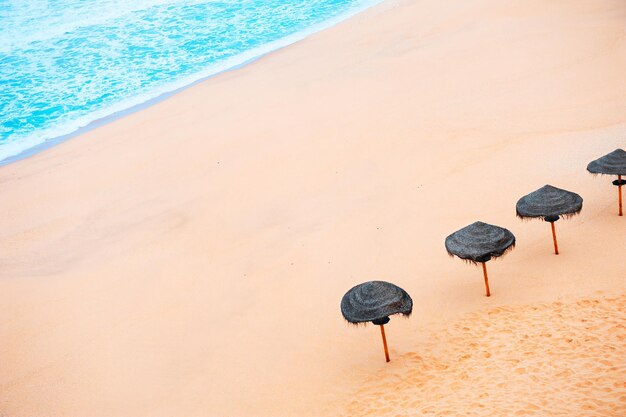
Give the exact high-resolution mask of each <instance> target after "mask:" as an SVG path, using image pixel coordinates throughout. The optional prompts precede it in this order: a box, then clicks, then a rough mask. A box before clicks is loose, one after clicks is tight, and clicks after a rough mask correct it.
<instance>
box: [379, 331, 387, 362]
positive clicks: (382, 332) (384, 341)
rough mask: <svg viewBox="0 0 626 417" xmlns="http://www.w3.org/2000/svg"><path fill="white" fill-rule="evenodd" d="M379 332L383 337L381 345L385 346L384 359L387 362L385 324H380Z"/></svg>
mask: <svg viewBox="0 0 626 417" xmlns="http://www.w3.org/2000/svg"><path fill="white" fill-rule="evenodd" d="M380 334H381V336H382V337H383V346H384V348H385V359H386V361H387V362H389V349H387V338H386V337H385V326H383V325H382V324H381V325H380Z"/></svg>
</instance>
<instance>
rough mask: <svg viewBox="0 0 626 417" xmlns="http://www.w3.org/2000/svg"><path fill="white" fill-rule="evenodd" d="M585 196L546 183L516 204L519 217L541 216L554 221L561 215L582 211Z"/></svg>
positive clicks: (570, 214)
mask: <svg viewBox="0 0 626 417" xmlns="http://www.w3.org/2000/svg"><path fill="white" fill-rule="evenodd" d="M582 208H583V198H582V197H581V196H579V195H578V194H576V193H573V192H571V191H566V190H562V189H560V188H556V187H553V186H551V185H544V186H543V187H541V188H540V189H538V190H537V191H533V192H532V193H530V194H528V195H525V196H524V197H522V198H520V199H519V201H518V202H517V205H516V206H515V209H516V211H517V215H518V216H519V217H522V218H524V217H540V218H543V219H546V220H548V221H554V220H555V219H558V218H559V217H560V216H572V215H574V214H578V213H580V210H582Z"/></svg>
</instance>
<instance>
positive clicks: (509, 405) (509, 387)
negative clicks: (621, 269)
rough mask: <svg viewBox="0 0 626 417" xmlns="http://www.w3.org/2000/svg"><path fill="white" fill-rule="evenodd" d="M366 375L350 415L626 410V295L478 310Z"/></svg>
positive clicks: (602, 412)
mask: <svg viewBox="0 0 626 417" xmlns="http://www.w3.org/2000/svg"><path fill="white" fill-rule="evenodd" d="M394 361H395V363H393V362H392V364H391V366H390V367H386V368H384V369H382V370H381V371H380V372H379V373H378V374H376V375H373V376H372V377H371V378H370V380H368V381H366V383H364V385H363V387H362V388H361V389H360V390H359V391H358V392H357V393H356V394H355V396H354V397H353V400H352V401H351V402H350V403H349V404H348V406H347V409H346V412H345V415H349V416H365V415H368V416H369V415H375V416H409V415H410V416H415V415H420V416H421V415H423V416H448V415H450V416H458V415H463V416H548V415H549V416H625V415H626V295H622V296H619V297H615V298H605V297H602V298H593V299H591V298H590V299H583V300H579V301H576V302H572V303H562V302H554V303H551V304H539V305H527V306H516V307H500V308H494V309H491V310H488V311H483V312H479V313H474V314H471V315H469V316H466V317H464V318H463V319H462V320H460V321H458V322H455V323H453V324H451V325H450V326H449V327H448V328H447V329H445V330H444V331H442V332H440V333H439V334H437V335H433V336H432V337H431V338H429V339H428V341H426V342H424V343H422V344H421V345H420V346H416V351H415V352H408V353H406V354H404V355H402V356H399V357H396V359H394Z"/></svg>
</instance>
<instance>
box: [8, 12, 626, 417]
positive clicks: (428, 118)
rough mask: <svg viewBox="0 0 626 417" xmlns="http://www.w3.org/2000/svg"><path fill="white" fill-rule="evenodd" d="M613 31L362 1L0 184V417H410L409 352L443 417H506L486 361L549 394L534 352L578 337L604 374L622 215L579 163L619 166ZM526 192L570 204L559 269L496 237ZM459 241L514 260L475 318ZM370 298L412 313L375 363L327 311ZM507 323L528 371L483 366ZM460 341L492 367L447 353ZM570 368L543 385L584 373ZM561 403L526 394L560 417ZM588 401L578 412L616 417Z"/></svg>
mask: <svg viewBox="0 0 626 417" xmlns="http://www.w3.org/2000/svg"><path fill="white" fill-rule="evenodd" d="M625 21H626V4H624V3H623V2H621V1H619V2H618V1H616V0H575V1H573V2H558V3H549V4H546V3H545V2H542V1H538V0H537V1H534V2H530V3H529V2H519V1H514V0H506V1H494V0H473V1H472V2H469V3H463V4H462V5H459V4H457V3H442V2H440V1H437V0H422V1H419V2H415V1H403V0H401V1H395V0H394V1H392V2H384V3H382V4H381V5H379V6H377V7H372V8H369V9H367V10H366V11H364V12H363V13H360V14H359V15H357V16H355V17H353V18H352V19H348V20H347V21H345V22H344V23H342V24H340V25H336V26H334V27H332V28H329V29H327V30H324V31H322V32H320V33H318V34H316V35H315V36H309V37H307V38H306V39H305V41H303V42H299V43H297V45H294V46H293V47H289V48H283V49H280V50H278V51H276V52H274V53H272V54H269V55H267V56H264V58H263V59H259V60H256V61H255V62H254V63H252V64H250V65H246V66H244V67H242V68H239V69H238V70H236V71H227V72H224V73H222V74H220V75H218V76H215V77H211V78H210V79H208V80H205V81H204V82H201V83H198V84H197V85H194V86H193V87H192V88H187V89H184V90H183V91H180V92H179V93H178V94H174V95H172V96H170V97H169V98H167V99H166V100H161V101H159V102H158V103H155V104H154V105H151V106H148V107H147V108H145V109H142V110H141V111H137V112H134V113H132V114H130V115H128V116H126V117H121V118H118V119H116V120H114V121H112V122H110V123H106V124H103V125H102V126H99V127H98V128H97V129H92V130H90V131H88V132H85V133H83V134H82V135H81V136H80V137H79V138H77V140H66V141H64V142H63V143H60V144H59V145H58V146H54V147H52V148H50V149H47V150H46V151H45V152H39V153H37V154H35V155H33V156H32V157H30V158H27V159H22V160H20V161H17V162H16V163H11V164H8V165H5V166H3V167H2V169H0V183H1V184H2V189H3V197H4V198H3V199H1V200H0V212H1V213H3V216H1V217H0V265H2V267H1V268H0V311H3V312H4V314H1V315H0V357H2V358H3V360H2V361H0V392H2V396H1V398H0V414H6V415H10V416H12V417H27V416H33V415H42V414H46V415H60V416H61V415H62V416H64V417H83V416H86V415H88V416H91V417H118V416H119V417H124V416H128V415H132V416H136V417H144V416H145V417H161V416H163V417H168V416H171V415H185V416H188V417H195V416H198V417H201V416H207V415H215V416H222V415H224V416H232V417H248V416H256V417H282V416H292V415H297V416H301V417H326V416H328V417H330V416H337V415H346V416H349V415H357V414H365V412H366V411H367V412H369V411H372V412H374V413H379V414H381V415H387V414H389V415H398V414H400V415H404V414H418V413H419V412H420V411H423V412H427V411H428V410H424V409H426V408H428V407H429V405H430V404H429V403H430V402H431V399H430V398H429V397H428V395H426V394H424V392H422V391H420V390H419V387H420V385H419V384H421V383H425V384H427V383H429V381H428V380H424V379H423V378H421V377H419V378H414V377H415V376H416V374H417V375H418V376H419V375H422V376H423V375H424V374H421V370H422V368H421V367H422V365H421V362H420V360H419V358H420V357H421V358H433V362H432V363H433V364H436V365H437V366H440V365H441V366H448V368H446V369H443V368H442V369H434V370H433V369H430V368H429V369H427V370H428V371H429V372H432V374H431V375H433V376H434V377H436V378H437V381H438V382H440V383H437V384H434V385H436V387H434V386H433V385H430V387H431V388H432V389H433V391H434V392H436V394H437V395H441V396H442V398H443V400H442V401H445V400H446V399H448V400H453V399H458V398H461V397H458V396H457V397H455V392H456V390H457V388H461V389H462V392H463V394H464V395H463V398H468V399H470V400H471V401H472V404H473V402H474V401H479V400H480V398H478V399H476V397H475V396H474V394H479V395H480V394H482V392H478V391H472V390H471V387H472V384H471V382H472V381H480V382H481V386H489V388H490V390H489V395H493V396H497V397H498V398H502V399H503V403H501V404H498V406H499V407H500V409H501V410H502V409H506V408H511V407H507V406H508V405H513V406H515V408H523V407H524V406H523V405H522V406H519V404H518V403H516V400H517V399H518V398H519V397H518V396H517V395H507V393H506V392H505V390H506V387H507V382H509V379H507V376H508V375H507V373H506V372H504V373H502V372H501V370H502V366H500V365H502V364H506V363H508V360H509V359H512V358H513V359H518V358H517V357H516V356H524V357H525V358H527V359H524V360H527V366H524V365H525V363H521V364H519V366H517V367H516V368H515V369H516V373H515V375H514V376H515V378H516V379H515V380H514V381H513V382H511V385H510V386H511V388H512V390H511V392H515V393H517V392H523V390H524V388H525V387H526V384H529V383H532V378H531V377H539V378H542V377H543V376H546V378H545V379H542V381H543V382H545V383H546V384H548V385H551V387H552V388H553V385H552V383H553V382H554V383H558V381H560V380H561V379H559V378H562V376H561V377H559V376H558V375H557V374H558V372H561V371H565V369H562V370H561V369H559V370H558V372H557V373H548V374H544V373H542V372H543V371H542V369H544V368H542V366H543V360H545V359H546V357H547V356H546V354H545V352H544V351H542V350H541V346H542V345H541V343H539V342H540V341H541V340H543V339H542V338H548V336H545V334H548V333H549V334H551V335H552V336H550V339H547V340H549V343H550V346H558V347H563V346H567V345H565V343H569V342H567V340H566V339H567V338H570V339H577V338H581V337H584V333H585V332H584V330H585V329H584V326H586V325H589V326H594V328H593V329H590V333H593V337H594V338H595V339H594V341H593V342H594V351H595V352H599V354H601V355H609V356H611V355H612V353H611V352H607V351H605V350H604V348H603V346H607V344H605V343H603V341H604V339H603V335H605V334H607V335H608V333H607V332H605V331H604V329H602V328H600V327H595V326H600V325H601V320H602V318H603V317H607V316H610V318H611V321H612V323H613V322H614V321H615V320H614V319H617V320H618V321H621V320H623V318H621V317H620V316H617V317H616V313H615V311H621V309H622V307H623V301H620V300H621V299H622V298H620V299H619V300H613V301H610V300H609V301H608V302H607V301H605V300H606V299H605V298H604V296H610V297H621V294H626V281H624V279H623V278H624V271H626V258H625V257H624V256H623V249H624V244H626V241H625V240H624V239H625V237H626V234H624V233H623V230H625V227H626V223H625V222H624V220H625V219H626V218H624V217H619V216H617V201H616V200H617V196H616V195H615V194H616V193H615V187H614V186H613V185H612V184H611V181H610V179H609V178H605V177H599V176H593V175H591V174H589V173H588V172H587V171H586V166H587V164H588V163H589V162H590V161H591V160H594V159H596V158H598V157H600V156H602V155H604V154H606V153H608V152H611V151H612V150H614V149H615V148H618V147H622V148H623V147H624V146H625V145H626V143H625V139H624V138H626V118H625V116H624V115H626V94H624V92H626V79H625V78H624V76H623V74H624V71H626V36H625V35H626V25H625V24H624V23H625ZM545 184H550V185H553V186H556V187H559V188H562V189H566V190H569V191H572V192H575V193H577V194H580V195H581V196H582V197H583V199H584V204H583V207H584V208H583V210H582V212H581V214H580V215H579V216H575V217H573V218H571V219H567V220H562V221H559V222H558V225H557V227H558V239H559V250H560V254H559V255H558V256H555V255H554V248H553V242H552V240H551V232H550V227H549V225H546V223H545V222H541V221H536V222H523V221H521V220H520V219H518V218H517V217H516V215H515V203H516V201H517V200H518V199H519V198H520V197H521V196H523V195H526V194H528V193H530V192H532V191H533V190H536V189H538V188H540V187H542V186H543V185H545ZM477 220H480V221H484V222H487V223H490V224H495V225H498V226H501V227H505V228H507V229H509V230H510V231H511V232H512V233H513V234H514V235H515V237H516V242H517V243H516V247H515V249H514V250H513V251H511V252H510V253H508V254H507V255H506V257H504V258H502V259H499V260H497V262H493V263H490V266H489V285H490V288H491V297H489V298H487V297H485V296H484V279H483V275H482V271H481V270H480V266H478V267H474V266H472V265H468V264H466V263H464V262H462V261H460V260H459V259H451V258H450V257H449V256H448V254H447V252H446V250H445V247H444V240H445V237H446V236H448V235H449V234H450V233H452V232H454V231H455V230H458V229H460V228H461V227H463V226H466V225H468V224H471V223H473V222H474V221H477ZM369 280H385V281H388V282H392V283H394V284H396V285H398V286H400V287H401V288H403V289H404V290H405V291H407V292H408V293H409V294H410V296H411V297H412V299H413V313H412V315H411V317H410V318H408V319H406V320H404V319H396V318H395V317H394V318H392V319H391V322H390V323H389V325H388V326H385V332H386V337H387V341H388V344H389V349H390V355H391V362H390V363H388V364H387V363H386V362H385V360H384V357H383V356H382V350H381V341H380V331H379V329H377V328H375V327H376V326H360V327H355V326H350V325H348V324H346V322H345V320H344V319H343V317H342V315H341V312H340V308H339V303H340V300H341V298H342V296H343V295H344V294H345V292H346V291H347V290H348V289H350V288H352V287H353V286H355V285H357V284H359V283H362V282H364V281H369ZM576 300H579V301H580V300H586V301H589V302H588V303H587V302H585V306H584V307H585V308H576V306H577V304H576V303H577V302H578V301H576ZM570 301H571V302H572V303H573V304H572V303H570ZM561 302H562V303H564V304H566V303H570V304H567V305H563V306H558V305H556V304H555V303H561ZM610 303H613V304H610ZM616 303H617V304H616ZM611 305H612V307H611ZM594 306H595V307H594ZM535 307H537V308H538V309H537V310H535V309H534V308H535ZM604 307H607V308H604ZM559 309H564V310H562V311H558V310H559ZM527 310H528V314H526V313H527ZM492 311H497V314H496V315H495V316H494V315H493V313H492ZM541 314H543V316H541ZM559 314H561V315H565V316H566V317H567V320H568V322H567V324H566V325H563V323H564V321H562V320H559V316H558V315H559ZM589 315H591V316H593V323H591V322H590V323H588V324H584V323H587V322H585V321H584V320H587V319H588V317H587V316H589ZM490 317H494V319H493V322H491V320H490V319H489V318H490ZM495 317H498V318H499V317H505V318H506V320H497V319H496V318H495ZM518 317H525V318H528V319H529V321H528V322H524V323H523V326H519V328H520V329H521V328H522V327H523V332H525V333H524V334H529V342H528V343H530V344H529V345H528V348H527V349H524V350H520V352H522V353H524V354H525V353H528V355H518V353H519V352H518V351H517V350H516V349H515V347H516V346H515V345H506V349H503V350H501V351H500V352H501V353H502V355H500V357H499V358H497V356H498V355H497V354H495V350H497V349H500V348H499V345H500V344H502V343H508V342H509V341H511V340H512V339H511V337H509V336H510V334H511V333H510V332H513V333H514V334H515V330H516V327H515V326H516V322H517V321H519V319H518ZM544 317H545V318H546V319H544ZM466 323H470V324H471V323H473V324H474V327H471V326H469V325H466ZM537 323H542V324H543V325H544V327H543V328H540V329H539V326H538V324H537ZM569 323H574V324H578V323H580V324H579V326H580V328H577V330H579V331H580V332H579V333H576V334H573V335H570V334H569V333H568V329H569V328H571V327H572V325H570V324H569ZM447 324H451V327H445V326H446V325H447ZM457 324H459V326H457ZM442 326H444V327H443V328H445V329H446V334H445V335H444V334H442V333H440V332H439V329H441V328H442ZM463 327H468V329H470V330H464V329H463ZM489 330H491V331H489ZM537 330H540V332H536V331H537ZM618 330H619V329H618ZM486 331H487V333H488V334H487V335H485V337H483V333H484V332H486ZM619 331H621V332H622V333H619V332H616V333H611V335H610V336H606V337H607V339H608V338H609V337H614V336H615V337H618V336H619V337H621V335H623V329H622V330H619ZM432 334H439V335H441V336H442V338H441V339H440V340H439V342H438V341H437V340H429V335H432ZM520 334H522V332H520ZM443 336H445V337H443ZM610 342H611V343H613V342H614V340H613V339H611V340H610ZM438 343H441V346H443V348H445V352H444V350H443V349H442V350H439V349H438V346H439V345H438ZM469 343H477V344H480V343H484V344H485V348H484V349H483V350H485V351H489V353H491V354H492V355H493V356H492V358H493V359H492V360H493V362H492V363H490V362H489V361H483V359H484V358H483V357H477V356H472V357H471V358H463V357H462V356H463V355H465V352H463V351H464V350H466V348H467V346H469ZM520 343H522V342H520ZM544 346H547V345H544ZM577 346H578V345H577ZM582 347H583V348H584V346H582ZM492 348H493V349H492ZM440 352H441V353H442V355H441V356H438V353H440ZM461 352H463V353H462V354H461ZM555 352H556V353H559V352H558V351H555ZM569 352H571V357H570V356H568V357H567V359H568V360H569V359H571V362H572V363H573V364H574V365H575V366H573V367H570V366H569V365H570V363H569V362H568V363H563V362H562V361H561V362H558V363H559V364H560V365H559V366H561V365H563V367H567V368H570V369H574V370H576V369H578V368H579V367H578V365H577V364H580V365H581V366H582V367H584V366H586V365H587V364H588V363H589V357H588V356H587V357H585V356H581V355H582V353H581V350H580V349H571V350H570V351H569ZM444 353H445V354H444ZM583 353H584V352H583ZM613 353H615V351H614V352H613ZM613 359H614V358H612V357H606V358H605V357H603V358H602V360H606V361H609V362H611V361H613ZM435 360H437V361H439V362H437V363H436V362H435ZM465 360H467V361H469V362H467V363H477V364H480V365H483V364H484V365H485V366H484V367H483V366H472V367H471V372H465V373H464V371H467V370H466V369H465V368H464V365H463V363H464V362H463V361H465ZM524 360H522V362H523V361H524ZM426 362H428V361H426ZM552 362H557V361H550V363H552ZM492 364H493V367H491V366H490V365H492ZM496 365H497V366H496ZM598 366H599V365H598ZM522 368H523V371H524V372H522ZM518 369H519V371H517V370H518ZM601 371H602V372H605V373H609V372H610V373H611V374H610V375H607V378H606V381H605V382H608V381H613V380H614V378H615V377H616V376H617V377H620V374H619V372H623V368H618V369H614V366H612V365H610V364H608V365H605V364H603V366H602V367H601ZM581 372H584V369H583V370H582V371H581ZM465 374H466V375H467V379H464V380H461V381H459V379H460V378H457V376H460V375H465ZM565 377H567V376H565ZM600 377H602V375H600ZM426 379H428V378H426ZM621 379H622V380H623V377H621ZM463 381H464V382H463ZM485 381H486V384H483V383H484V382H485ZM500 384H502V385H500ZM598 386H600V385H598ZM378 387H381V388H380V389H379V388H378ZM503 387H504V388H503ZM602 387H605V386H604V385H602ZM416 388H417V390H416ZM577 388H578V387H576V388H572V387H569V388H568V389H567V390H562V391H559V392H555V391H550V390H545V396H546V397H545V398H544V399H545V400H547V401H548V403H547V404H548V406H549V405H550V404H551V402H550V400H551V399H554V398H556V397H558V399H559V400H563V401H564V402H565V403H566V404H567V405H568V407H574V408H581V407H583V406H587V403H588V401H587V400H589V398H592V396H593V393H592V391H587V390H578V389H577ZM609 388H610V387H609ZM615 388H616V389H617V390H613V391H611V392H606V393H605V394H603V395H605V397H603V399H602V401H603V403H602V407H605V406H606V409H609V410H611V407H613V409H619V407H622V409H623V404H624V402H623V401H621V400H620V397H623V395H626V391H624V389H626V387H615ZM620 389H621V390H622V391H623V393H620V392H618V390H620ZM355 393H356V394H358V395H355ZM361 394H362V395H361ZM373 396H375V398H373ZM414 397H415V398H414ZM582 397H588V398H582ZM505 399H506V400H505ZM407 401H408V402H407ZM440 404H443V405H446V406H447V405H450V407H449V409H448V411H451V412H452V413H453V414H457V415H463V414H466V413H467V409H466V408H463V407H465V405H466V404H465V403H464V402H463V401H448V402H447V403H440ZM459 404H460V405H459ZM554 404H560V403H558V402H554ZM470 405H471V404H470ZM533 405H534V404H533ZM591 405H593V404H591ZM538 406H541V405H538ZM458 407H461V409H453V408H458ZM474 410H479V408H478V406H476V408H473V407H472V408H471V409H470V411H474ZM489 410H490V408H489V407H485V408H484V410H483V411H485V412H484V415H485V416H487V415H489ZM542 410H543V411H544V414H546V415H551V414H558V411H559V410H556V412H554V410H550V409H542ZM523 411H532V409H530V408H529V409H523ZM568 411H569V412H570V414H571V411H572V410H568ZM579 411H580V413H579V414H584V413H585V410H584V409H581V410H579ZM500 414H502V413H500ZM505 414H506V413H505Z"/></svg>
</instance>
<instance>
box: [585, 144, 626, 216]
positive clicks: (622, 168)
mask: <svg viewBox="0 0 626 417" xmlns="http://www.w3.org/2000/svg"><path fill="white" fill-rule="evenodd" d="M587 171H589V172H591V173H592V174H604V175H617V180H615V181H613V185H616V186H617V199H618V204H619V211H618V214H619V215H620V216H623V215H624V213H623V211H622V186H623V185H626V180H623V179H622V175H624V176H626V151H624V150H623V149H615V150H614V151H613V152H611V153H609V154H606V155H604V156H603V157H601V158H598V159H596V160H595V161H591V162H590V163H589V165H587Z"/></svg>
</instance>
